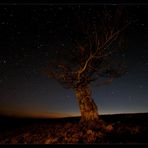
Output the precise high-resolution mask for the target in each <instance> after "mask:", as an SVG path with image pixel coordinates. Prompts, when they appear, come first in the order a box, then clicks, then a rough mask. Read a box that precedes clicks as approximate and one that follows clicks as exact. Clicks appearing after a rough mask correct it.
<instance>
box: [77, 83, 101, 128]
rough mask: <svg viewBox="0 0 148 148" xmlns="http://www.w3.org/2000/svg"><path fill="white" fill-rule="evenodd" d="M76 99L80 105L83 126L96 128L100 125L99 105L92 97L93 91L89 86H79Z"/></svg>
mask: <svg viewBox="0 0 148 148" xmlns="http://www.w3.org/2000/svg"><path fill="white" fill-rule="evenodd" d="M75 93H76V98H77V100H78V103H79V107H80V112H81V120H80V124H81V125H82V126H89V127H95V126H97V124H98V123H99V114H98V109H97V105H96V104H95V102H94V101H93V99H92V97H91V90H90V88H89V87H88V86H79V87H78V88H77V89H76V90H75Z"/></svg>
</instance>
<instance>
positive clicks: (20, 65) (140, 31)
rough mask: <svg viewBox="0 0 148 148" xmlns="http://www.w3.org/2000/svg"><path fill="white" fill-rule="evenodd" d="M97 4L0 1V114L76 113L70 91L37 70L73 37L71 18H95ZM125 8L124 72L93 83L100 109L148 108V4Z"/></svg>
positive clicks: (73, 97)
mask: <svg viewBox="0 0 148 148" xmlns="http://www.w3.org/2000/svg"><path fill="white" fill-rule="evenodd" d="M113 6H114V5H113ZM99 7H103V6H102V5H82V4H81V5H80V4H65V5H64V4H63V5H62V4H49V5H47V4H45V5H34V4H31V5H29V4H28V5H27V4H26V5H23V4H22V5H21V4H19V5H17V4H16V5H10V4H8V5H4V4H1V5H0V114H7V115H19V116H31V117H36V116H39V117H48V116H52V117H53V116H54V117H57V116H65V115H66V116H71V115H80V113H79V105H78V102H77V100H76V98H75V94H74V93H73V91H72V90H70V89H69V90H68V89H64V88H63V87H62V85H60V84H59V83H58V82H57V81H56V80H54V79H49V78H48V77H46V76H45V75H43V74H42V72H41V71H42V68H44V67H46V66H47V64H48V63H49V61H50V59H51V58H52V57H53V54H56V53H57V52H58V51H59V50H60V49H63V48H64V47H67V45H70V40H73V38H72V37H71V35H72V34H73V31H74V29H73V28H75V25H76V23H77V22H75V21H74V20H73V17H74V16H79V15H80V16H83V17H86V18H87V17H92V18H93V17H95V16H94V13H95V12H96V10H97V9H99ZM124 8H125V9H126V10H127V12H128V15H129V17H130V19H132V20H134V21H133V22H134V23H131V25H130V26H129V27H128V28H127V30H126V39H127V42H128V44H127V50H126V52H125V54H124V55H123V56H125V58H126V62H127V66H128V73H127V74H125V75H123V76H122V77H121V78H117V79H115V80H114V81H113V82H112V84H109V85H106V86H102V87H96V86H95V83H94V84H92V95H93V99H94V101H95V102H96V104H97V105H98V111H99V113H100V114H104V113H108V114H114V113H133V112H136V113H137V112H148V5H124ZM94 19H96V18H94ZM69 50H70V49H69Z"/></svg>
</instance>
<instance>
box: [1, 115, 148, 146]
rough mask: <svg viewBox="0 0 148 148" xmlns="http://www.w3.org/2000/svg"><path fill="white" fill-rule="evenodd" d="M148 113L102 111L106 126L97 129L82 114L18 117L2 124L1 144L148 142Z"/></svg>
mask: <svg viewBox="0 0 148 148" xmlns="http://www.w3.org/2000/svg"><path fill="white" fill-rule="evenodd" d="M147 117H148V114H127V115H125V114H123V115H102V116H101V118H102V119H103V121H105V122H106V128H105V129H93V130H92V129H83V128H82V127H80V126H79V124H78V121H79V117H78V118H76V117H71V118H65V119H64V118H63V119H50V120H48V119H47V120H33V119H32V121H30V120H29V119H23V120H22V121H21V124H20V123H18V122H19V121H20V120H19V119H17V120H16V121H15V122H14V121H12V123H13V126H12V124H11V123H10V122H9V124H8V123H7V124H5V128H4V127H3V128H2V127H1V132H0V144H114V143H120V144H139V143H140V144H142V143H148V122H147V120H148V118H147ZM11 120H12V119H11ZM17 121H18V122H17ZM24 121H25V122H24ZM26 121H27V122H26ZM22 123H23V124H22ZM1 125H2V124H1Z"/></svg>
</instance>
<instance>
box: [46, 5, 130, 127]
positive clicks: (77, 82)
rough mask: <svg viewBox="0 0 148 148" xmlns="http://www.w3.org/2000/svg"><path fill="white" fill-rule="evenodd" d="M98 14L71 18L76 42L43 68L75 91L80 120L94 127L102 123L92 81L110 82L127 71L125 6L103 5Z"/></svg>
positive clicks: (81, 122) (99, 83) (84, 124)
mask: <svg viewBox="0 0 148 148" xmlns="http://www.w3.org/2000/svg"><path fill="white" fill-rule="evenodd" d="M95 14H96V15H95ZM95 14H93V17H89V18H87V17H81V15H79V16H78V15H77V16H76V17H75V18H74V17H73V18H72V19H73V20H74V21H73V23H74V22H75V26H74V25H73V26H71V28H70V29H71V30H73V31H74V36H73V43H72V44H70V42H69V43H68V44H70V47H69V48H68V47H66V46H65V47H64V48H65V52H64V50H63V51H62V53H61V54H56V57H57V58H55V59H54V60H53V61H50V63H49V65H48V67H46V68H45V69H44V72H45V73H46V74H47V75H48V76H49V77H50V78H54V79H56V80H58V82H60V83H61V84H62V85H63V86H64V87H65V88H71V89H72V90H73V91H74V93H75V95H76V98H77V100H78V103H79V108H80V112H81V120H80V124H81V125H83V126H91V127H95V126H97V125H99V121H100V118H99V114H98V109H97V105H96V104H95V102H94V100H93V99H92V96H91V88H90V83H91V82H93V81H96V80H98V85H103V84H108V83H111V82H112V80H113V79H114V78H117V77H120V76H122V75H123V74H124V73H125V72H126V66H125V61H124V60H123V57H124V55H123V54H124V49H125V47H126V46H125V45H126V44H125V40H124V32H125V29H126V28H127V26H128V24H129V23H128V21H127V17H126V15H125V13H123V9H122V8H112V7H109V8H106V7H103V8H99V10H96V11H95ZM67 48H68V49H67ZM58 52H60V51H58Z"/></svg>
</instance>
